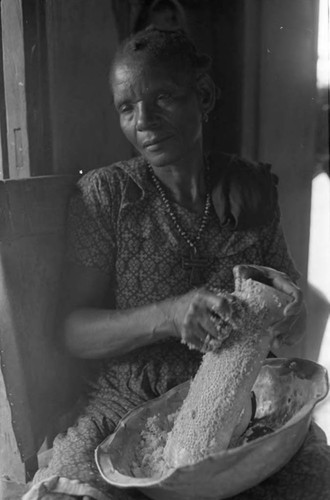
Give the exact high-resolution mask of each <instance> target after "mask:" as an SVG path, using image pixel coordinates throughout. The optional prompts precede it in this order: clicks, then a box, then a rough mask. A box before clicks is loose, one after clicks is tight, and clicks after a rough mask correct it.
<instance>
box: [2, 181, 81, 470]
mask: <svg viewBox="0 0 330 500" xmlns="http://www.w3.org/2000/svg"><path fill="white" fill-rule="evenodd" d="M74 181H75V178H72V177H71V176H63V177H57V176H54V177H52V176H45V177H42V178H38V177H33V178H30V179H23V180H8V181H2V182H0V350H1V371H2V374H3V377H4V382H5V386H6V391H7V399H8V400H9V404H10V412H11V418H12V426H13V430H14V432H15V436H16V439H17V446H18V449H19V451H20V454H21V457H22V460H23V461H24V462H26V461H28V460H30V459H32V465H33V457H34V456H35V455H36V453H37V452H38V450H39V448H40V446H41V444H42V442H43V441H44V440H45V438H46V437H47V436H48V435H49V434H50V433H53V432H54V428H55V427H56V426H57V425H58V422H59V421H58V418H60V416H61V414H62V413H63V412H65V410H64V409H63V406H65V407H66V404H67V403H68V397H67V396H65V391H66V390H67V388H69V387H70V383H71V381H72V379H71V372H70V373H68V370H71V367H72V362H71V361H69V360H68V359H67V356H65V355H64V353H63V354H62V353H61V352H60V351H59V349H57V348H56V346H55V345H54V344H55V339H54V337H53V335H54V323H55V316H56V308H57V298H58V294H59V293H60V282H61V264H62V257H63V249H64V233H65V216H66V207H67V201H68V197H69V194H70V192H71V190H72V189H73V183H74ZM59 367H60V370H59ZM63 375H64V379H63V380H62V382H60V380H61V378H62V377H63ZM64 380H65V382H64ZM69 382H70V383H69ZM63 387H64V388H65V389H64V390H63ZM71 397H72V394H71V393H70V398H71ZM71 401H72V400H71ZM61 405H62V406H61ZM57 430H58V429H57Z"/></svg>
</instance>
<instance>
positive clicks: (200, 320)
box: [172, 288, 235, 352]
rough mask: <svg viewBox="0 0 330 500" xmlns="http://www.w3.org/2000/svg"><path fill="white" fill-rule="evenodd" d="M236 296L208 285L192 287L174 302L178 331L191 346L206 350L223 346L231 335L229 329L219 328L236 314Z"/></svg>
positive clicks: (174, 316)
mask: <svg viewBox="0 0 330 500" xmlns="http://www.w3.org/2000/svg"><path fill="white" fill-rule="evenodd" d="M234 302H235V298H234V297H233V296H232V295H231V294H229V293H226V292H222V293H219V294H215V293H212V292H210V291H209V290H207V289H205V288H199V289H197V290H192V291H191V292H188V293H187V294H185V295H182V296H180V297H177V298H176V299H174V301H173V303H172V314H173V317H172V320H173V325H174V329H175V335H176V336H177V337H179V338H180V339H181V341H182V342H183V343H185V344H187V345H188V346H189V347H190V348H193V349H198V350H200V351H202V352H206V351H208V350H210V349H212V350H213V349H216V348H219V347H220V346H221V344H222V342H223V340H224V339H225V338H226V337H227V336H228V331H226V330H227V329H225V328H222V329H221V331H220V329H219V328H217V324H218V323H219V321H221V320H223V322H227V321H228V320H229V319H230V318H232V316H233V314H234V308H233V304H234Z"/></svg>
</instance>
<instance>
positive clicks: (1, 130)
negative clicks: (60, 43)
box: [0, 9, 9, 179]
mask: <svg viewBox="0 0 330 500" xmlns="http://www.w3.org/2000/svg"><path fill="white" fill-rule="evenodd" d="M4 85H5V84H4V78H3V53H2V23H1V9H0V179H8V177H9V164H8V145H7V121H6V100H5V86H4Z"/></svg>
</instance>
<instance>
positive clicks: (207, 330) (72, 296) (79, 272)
mask: <svg viewBox="0 0 330 500" xmlns="http://www.w3.org/2000/svg"><path fill="white" fill-rule="evenodd" d="M66 281H67V283H68V285H67V287H66V290H67V292H66V294H65V300H64V303H65V306H64V307H63V309H64V310H63V320H62V322H61V326H62V330H63V334H64V343H65V346H66V348H67V349H68V350H69V351H70V352H71V353H72V354H73V355H74V356H77V357H80V358H94V359H96V358H106V357H111V356H116V355H118V354H125V353H127V352H129V351H132V350H134V349H136V348H138V347H141V346H144V345H147V344H152V343H154V342H157V341H158V340H161V339H164V338H166V337H170V336H173V337H178V338H180V339H181V340H182V341H183V342H186V343H187V344H189V345H191V346H193V347H195V348H196V349H202V348H203V344H204V342H205V338H206V337H207V335H210V337H211V338H212V339H214V340H215V341H217V336H218V332H217V330H216V328H215V325H214V323H213V322H212V320H211V314H210V313H211V311H214V310H217V311H218V314H220V315H222V316H223V317H227V316H228V315H230V314H231V307H230V303H231V296H230V295H228V296H221V297H219V296H217V295H215V294H213V293H211V292H209V291H207V290H206V289H203V288H201V289H199V290H193V291H191V292H189V293H187V294H185V295H182V296H179V297H174V298H170V299H168V300H164V301H160V302H157V303H153V304H150V305H146V306H143V307H138V308H134V309H128V310H122V311H119V310H114V309H113V308H110V309H107V308H106V307H105V298H106V296H107V295H108V294H109V290H110V282H109V277H108V275H106V274H104V273H102V272H101V271H98V270H96V269H94V268H88V267H83V266H72V267H71V268H70V270H68V272H67V273H66Z"/></svg>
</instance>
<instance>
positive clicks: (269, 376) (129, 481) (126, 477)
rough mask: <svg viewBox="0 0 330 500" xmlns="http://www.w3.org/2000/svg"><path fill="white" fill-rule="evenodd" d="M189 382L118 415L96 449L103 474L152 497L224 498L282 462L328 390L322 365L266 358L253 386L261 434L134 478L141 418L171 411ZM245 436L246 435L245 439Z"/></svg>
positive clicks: (297, 443) (143, 423) (142, 425)
mask: <svg viewBox="0 0 330 500" xmlns="http://www.w3.org/2000/svg"><path fill="white" fill-rule="evenodd" d="M188 388H189V382H187V383H184V384H181V385H179V386H177V387H175V388H173V389H172V390H170V391H169V392H167V393H166V394H164V395H163V396H161V397H159V398H157V399H154V400H151V401H148V402H147V403H145V404H143V405H142V406H139V407H137V408H135V409H134V410H133V411H131V412H130V413H129V414H128V415H127V416H126V417H125V418H124V419H122V420H121V422H120V423H119V425H118V426H117V429H116V430H115V432H114V433H113V434H111V435H110V436H109V437H108V438H106V439H105V440H104V441H103V443H101V444H100V445H99V446H98V448H97V449H96V451H95V459H96V463H97V466H98V468H99V471H100V473H101V475H102V477H103V478H104V479H105V480H106V481H107V482H108V483H110V484H112V485H114V486H117V487H120V488H138V489H139V490H141V491H143V492H144V493H145V495H147V496H148V497H150V498H152V499H155V500H182V499H184V500H193V499H194V500H197V499H198V500H206V499H217V500H220V499H222V498H229V497H231V496H233V495H235V494H238V493H240V492H242V491H244V490H246V489H249V488H251V487H252V486H255V485H256V484H258V483H260V482H261V481H263V480H264V479H266V478H267V477H269V476H271V475H272V474H274V473H275V472H276V471H277V470H279V469H280V468H282V467H283V465H285V464H286V463H287V462H288V461H289V460H290V459H291V457H292V456H293V455H294V454H295V453H296V451H297V450H298V449H299V448H300V446H301V445H302V443H303V441H304V438H305V436H306V433H307V431H308V427H309V424H310V421H311V416H312V411H313V408H314V406H315V405H316V403H318V402H319V401H321V400H322V399H323V398H325V396H326V395H327V393H328V390H329V383H328V377H327V372H326V370H325V368H323V367H322V366H320V365H319V364H317V363H314V362H312V361H309V360H305V359H298V358H292V359H284V358H283V359H279V358H278V359H267V360H266V361H265V362H264V364H263V367H262V368H261V371H260V373H259V375H258V378H257V380H256V382H255V384H254V387H253V390H254V392H255V395H256V400H257V411H256V415H255V418H256V421H257V422H263V425H265V426H266V427H267V428H269V429H271V433H268V434H266V435H264V436H262V437H257V438H255V439H253V440H251V441H249V442H244V443H243V444H240V445H239V446H237V447H235V448H231V449H228V450H225V451H221V452H219V453H213V454H212V455H210V456H208V457H207V458H205V459H203V460H201V461H200V462H198V463H196V464H194V465H191V466H186V467H180V468H177V469H171V470H167V472H166V473H164V475H162V476H161V477H157V478H155V477H154V478H152V477H133V475H132V460H133V457H134V452H135V449H136V447H137V446H138V444H139V442H140V436H141V431H142V430H143V429H145V426H146V421H147V419H148V418H149V417H151V416H154V415H161V416H163V418H164V422H165V423H164V425H165V426H168V421H167V418H166V417H167V415H170V414H172V413H173V412H175V411H176V410H177V409H178V408H179V407H180V406H181V404H182V402H183V400H184V398H185V397H186V395H187V392H188ZM245 441H246V440H245Z"/></svg>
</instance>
